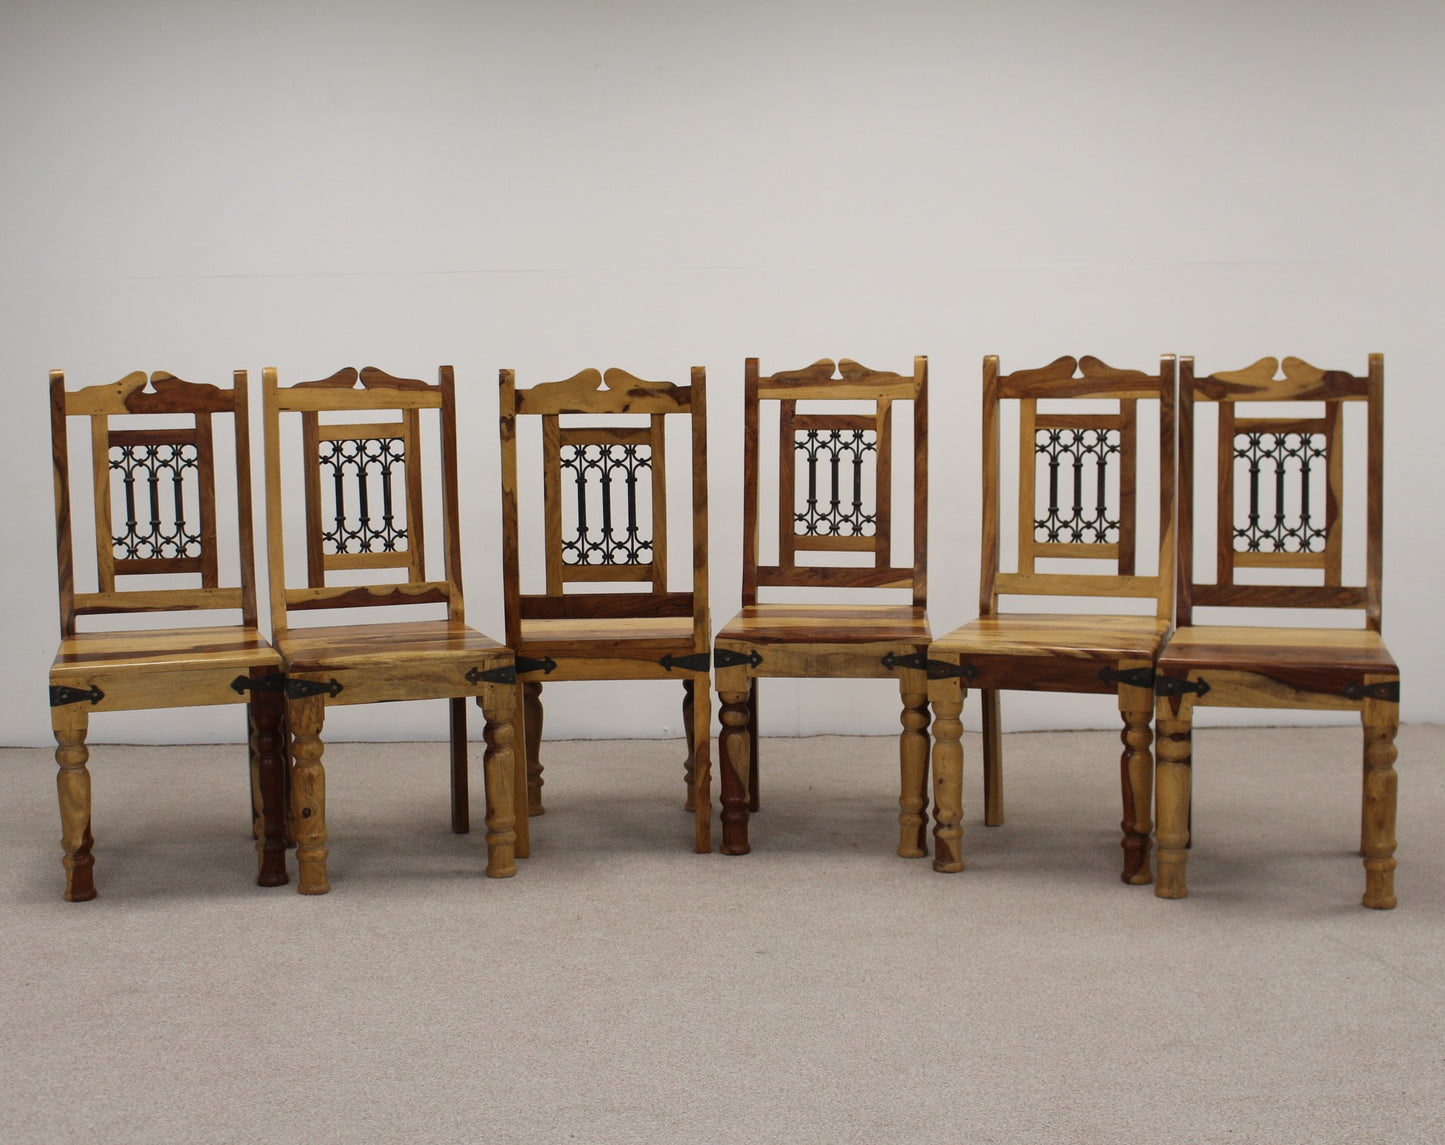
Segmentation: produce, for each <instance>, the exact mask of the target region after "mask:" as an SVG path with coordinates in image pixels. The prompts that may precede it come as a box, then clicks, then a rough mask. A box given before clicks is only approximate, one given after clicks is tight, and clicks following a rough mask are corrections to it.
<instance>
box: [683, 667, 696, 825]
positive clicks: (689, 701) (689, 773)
mask: <svg viewBox="0 0 1445 1145" xmlns="http://www.w3.org/2000/svg"><path fill="white" fill-rule="evenodd" d="M693 688H694V685H693V682H692V681H691V680H684V681H683V682H682V734H683V738H684V739H686V740H687V758H686V759H685V760H683V761H682V785H683V788H684V790H685V791H686V795H685V796H684V797H683V802H682V809H683V810H684V811H694V812H695V811H696V810H697V801H696V800H695V799H694V798H693V790H692V788H693V783H694V781H695V771H694V769H695V768H696V767H697V747H696V745H695V744H694V743H693V730H694V729H695V727H696V721H695V717H694V714H693V704H694V699H695V697H694V695H693Z"/></svg>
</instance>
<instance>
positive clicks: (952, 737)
mask: <svg viewBox="0 0 1445 1145" xmlns="http://www.w3.org/2000/svg"><path fill="white" fill-rule="evenodd" d="M928 694H929V699H930V700H932V702H933V869H934V870H935V871H943V872H946V873H953V872H957V871H961V870H963V849H962V842H963V721H962V720H961V719H960V718H959V717H960V716H961V715H962V714H963V698H964V695H965V694H966V693H965V689H964V687H963V682H962V681H961V680H960V679H959V678H958V677H957V676H953V677H949V678H945V679H940V680H930V681H929V682H928Z"/></svg>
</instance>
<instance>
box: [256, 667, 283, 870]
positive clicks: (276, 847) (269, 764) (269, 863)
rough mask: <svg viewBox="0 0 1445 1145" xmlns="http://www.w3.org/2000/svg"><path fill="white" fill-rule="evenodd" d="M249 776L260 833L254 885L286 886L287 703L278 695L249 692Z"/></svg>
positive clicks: (277, 693)
mask: <svg viewBox="0 0 1445 1145" xmlns="http://www.w3.org/2000/svg"><path fill="white" fill-rule="evenodd" d="M247 708H248V714H249V716H250V723H251V774H252V776H253V784H254V787H255V799H256V812H257V816H258V818H259V820H260V826H261V830H260V833H259V835H258V836H257V838H256V885H257V886H261V887H280V886H285V885H286V883H287V882H288V881H289V879H288V878H287V875H286V760H285V754H284V751H283V748H284V746H285V744H284V735H285V727H284V725H285V712H286V701H285V699H284V698H283V697H282V695H281V694H280V693H279V692H263V691H259V690H257V691H252V693H251V700H250V703H249V704H248V705H247Z"/></svg>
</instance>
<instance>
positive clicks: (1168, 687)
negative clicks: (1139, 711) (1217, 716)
mask: <svg viewBox="0 0 1445 1145" xmlns="http://www.w3.org/2000/svg"><path fill="white" fill-rule="evenodd" d="M1208 691H1209V683H1208V681H1206V680H1205V679H1204V677H1203V676H1200V677H1199V679H1197V680H1190V679H1187V678H1185V677H1182V676H1165V675H1162V674H1158V673H1156V674H1155V676H1154V694H1155V695H1156V696H1182V695H1184V693H1185V692H1192V693H1194V695H1196V696H1203V695H1205V694H1207V693H1208Z"/></svg>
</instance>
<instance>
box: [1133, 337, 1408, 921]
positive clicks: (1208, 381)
mask: <svg viewBox="0 0 1445 1145" xmlns="http://www.w3.org/2000/svg"><path fill="white" fill-rule="evenodd" d="M1280 366H1281V363H1279V362H1277V361H1276V360H1275V359H1274V358H1261V359H1260V360H1259V361H1258V362H1256V363H1255V364H1254V365H1252V366H1250V367H1248V368H1246V369H1243V370H1235V371H1229V372H1223V373H1216V374H1210V375H1209V376H1207V377H1202V378H1196V377H1195V375H1194V361H1193V359H1192V358H1184V359H1183V360H1182V362H1181V369H1180V381H1179V391H1180V408H1179V414H1180V417H1179V440H1180V451H1179V471H1180V484H1179V594H1178V613H1177V617H1178V627H1177V628H1176V629H1175V632H1174V635H1173V636H1172V637H1170V640H1169V643H1168V645H1167V646H1166V647H1165V649H1164V651H1163V652H1162V653H1161V654H1160V657H1159V664H1158V675H1157V677H1156V679H1155V683H1154V688H1155V692H1156V695H1157V705H1158V707H1157V713H1156V721H1157V723H1158V729H1159V745H1158V754H1159V765H1158V770H1157V773H1156V776H1157V779H1156V782H1157V786H1158V804H1157V815H1158V830H1157V832H1156V839H1157V843H1158V848H1159V860H1158V861H1159V880H1158V883H1157V884H1156V886H1155V893H1156V894H1157V895H1159V896H1160V897H1161V898H1183V897H1184V896H1185V894H1186V893H1187V888H1186V886H1185V877H1184V872H1185V859H1186V848H1187V847H1188V846H1189V842H1190V823H1191V810H1190V779H1191V774H1192V762H1193V761H1192V755H1193V747H1192V743H1191V724H1192V720H1193V713H1194V709H1195V708H1196V707H1202V706H1218V707H1230V708H1306V709H1325V710H1333V711H1340V710H1343V711H1357V712H1359V713H1360V717H1361V720H1362V722H1363V724H1364V739H1365V743H1364V790H1363V796H1362V809H1361V825H1360V852H1361V854H1362V855H1363V856H1364V861H1365V894H1364V898H1363V902H1364V905H1365V906H1368V907H1375V908H1377V909H1381V910H1386V909H1389V908H1390V907H1393V906H1394V905H1395V874H1394V872H1395V799H1396V783H1397V780H1396V775H1395V768H1394V763H1395V757H1396V754H1397V753H1396V750H1395V743H1394V741H1395V732H1396V730H1397V728H1398V726H1399V718H1400V717H1399V700H1400V673H1399V669H1398V668H1397V667H1396V666H1395V661H1394V660H1393V659H1392V658H1391V656H1390V653H1389V652H1388V651H1387V650H1386V648H1385V644H1384V641H1383V640H1382V639H1381V638H1380V573H1381V535H1382V527H1383V517H1384V491H1383V465H1384V451H1385V438H1384V379H1385V364H1384V358H1383V357H1382V356H1381V355H1379V354H1371V355H1370V356H1369V367H1368V370H1367V372H1366V373H1365V374H1364V375H1361V376H1356V375H1353V374H1350V373H1348V372H1345V371H1338V370H1330V371H1326V370H1320V369H1316V368H1315V367H1314V366H1311V365H1310V364H1309V363H1307V362H1303V361H1301V360H1300V359H1298V358H1286V359H1285V360H1284V362H1283V370H1282V374H1283V376H1282V377H1276V372H1277V371H1279V370H1280ZM1243 403H1270V404H1269V405H1268V406H1266V407H1263V408H1261V407H1259V406H1257V405H1256V406H1255V407H1254V408H1251V407H1250V406H1248V405H1245V406H1244V408H1243V409H1241V408H1240V407H1241V405H1242V404H1243ZM1279 403H1290V404H1279ZM1353 403H1363V405H1364V417H1363V421H1364V426H1363V437H1364V443H1365V448H1364V450H1363V463H1360V462H1358V461H1357V462H1355V463H1354V464H1353V465H1352V466H1351V468H1350V470H1349V472H1350V474H1351V476H1352V477H1354V478H1363V482H1364V518H1365V520H1364V529H1363V541H1364V544H1363V550H1364V551H1363V556H1364V561H1363V565H1364V568H1363V571H1364V577H1363V580H1364V583H1363V584H1359V583H1355V584H1351V583H1349V580H1348V579H1347V576H1348V573H1347V568H1348V567H1349V566H1347V565H1346V562H1345V555H1346V550H1347V548H1353V550H1354V554H1355V555H1356V556H1358V554H1359V546H1358V545H1349V546H1347V544H1346V540H1347V538H1346V536H1345V524H1346V521H1345V513H1344V506H1345V505H1346V503H1347V502H1346V490H1345V485H1346V482H1345V478H1346V472H1347V470H1346V466H1345V452H1346V451H1345V443H1346V440H1347V438H1349V437H1352V436H1353V431H1349V430H1347V425H1346V422H1347V416H1348V415H1347V410H1348V409H1349V408H1350V407H1351V405H1352V404H1353ZM1208 408H1213V409H1214V410H1215V411H1216V415H1217V416H1216V417H1215V418H1213V419H1201V418H1199V417H1198V413H1199V411H1200V410H1201V409H1208ZM1355 408H1358V407H1355ZM1211 434H1212V435H1213V440H1211V437H1210V435H1211ZM1356 440H1357V439H1356ZM1351 453H1352V455H1353V456H1354V457H1356V458H1358V457H1360V453H1359V452H1358V451H1356V450H1354V449H1352V450H1351ZM1211 455H1212V457H1213V458H1214V469H1215V486H1216V490H1217V496H1216V498H1215V499H1214V500H1215V504H1214V505H1213V506H1212V508H1213V510H1214V513H1215V516H1214V528H1213V533H1214V540H1213V547H1214V550H1215V552H1214V561H1213V568H1214V582H1213V583H1212V584H1209V583H1200V582H1199V581H1197V580H1196V579H1195V572H1196V569H1195V541H1196V539H1198V540H1200V541H1201V542H1204V543H1207V538H1206V537H1205V536H1204V534H1203V533H1201V532H1200V531H1199V530H1198V528H1197V526H1198V525H1199V524H1200V523H1201V522H1202V521H1208V520H1209V517H1208V516H1206V515H1205V513H1203V512H1196V510H1197V509H1199V510H1203V509H1205V507H1206V504H1207V501H1208V499H1207V498H1201V499H1200V500H1199V501H1198V502H1196V500H1195V496H1194V476H1195V475H1194V466H1195V461H1196V458H1198V459H1200V460H1203V459H1205V458H1208V457H1210V456H1211ZM1356 488H1358V486H1356ZM1356 519H1357V518H1356ZM1359 536H1360V531H1359V530H1358V526H1356V525H1352V526H1351V533H1350V537H1351V538H1352V539H1356V538H1358V537H1359ZM1207 552H1208V551H1207V548H1205V549H1204V555H1206V556H1207ZM1266 570H1268V571H1266ZM1281 570H1292V571H1283V572H1282V571H1281ZM1298 570H1310V571H1308V572H1307V573H1303V574H1302V573H1300V572H1299V571H1298ZM1241 574H1242V575H1241ZM1283 577H1291V578H1292V579H1293V583H1280V582H1281V580H1282V578H1283ZM1303 579H1310V580H1313V581H1314V582H1315V583H1313V584H1303V583H1299V582H1300V581H1301V580H1303ZM1251 580H1253V583H1250V581H1251ZM1265 580H1267V582H1268V583H1261V581H1265ZM1213 606H1224V607H1228V608H1230V609H1249V608H1271V609H1273V608H1307V609H1329V610H1337V609H1357V610H1359V611H1361V612H1363V613H1364V627H1363V628H1362V629H1360V628H1356V629H1349V628H1310V627H1277V626H1269V627H1266V626H1259V627H1253V626H1236V625H1223V624H1197V623H1196V622H1195V612H1194V610H1195V609H1196V608H1197V607H1213Z"/></svg>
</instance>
